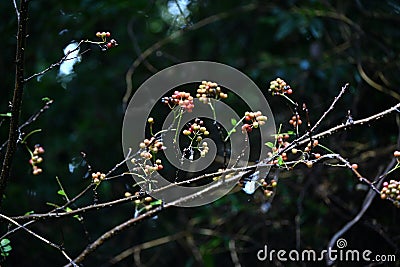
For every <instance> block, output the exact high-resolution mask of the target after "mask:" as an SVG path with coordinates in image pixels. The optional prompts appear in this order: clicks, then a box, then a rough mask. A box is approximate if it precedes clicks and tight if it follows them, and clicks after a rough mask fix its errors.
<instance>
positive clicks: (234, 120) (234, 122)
mask: <svg viewBox="0 0 400 267" xmlns="http://www.w3.org/2000/svg"><path fill="white" fill-rule="evenodd" d="M236 123H237V120H236V119H233V118H232V119H231V124H232V125H233V126H235V125H236Z"/></svg>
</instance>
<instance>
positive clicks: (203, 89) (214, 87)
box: [196, 81, 228, 104]
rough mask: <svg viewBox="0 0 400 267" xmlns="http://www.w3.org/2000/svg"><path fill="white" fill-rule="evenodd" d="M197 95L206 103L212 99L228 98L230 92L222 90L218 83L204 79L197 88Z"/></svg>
mask: <svg viewBox="0 0 400 267" xmlns="http://www.w3.org/2000/svg"><path fill="white" fill-rule="evenodd" d="M196 97H197V98H198V99H199V100H200V101H201V102H203V103H204V104H207V103H209V102H210V99H226V98H228V94H225V93H224V92H222V90H221V87H219V86H218V84H217V83H215V82H208V81H202V82H201V84H200V85H199V88H198V89H197V94H196Z"/></svg>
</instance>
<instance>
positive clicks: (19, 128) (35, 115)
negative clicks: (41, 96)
mask: <svg viewBox="0 0 400 267" xmlns="http://www.w3.org/2000/svg"><path fill="white" fill-rule="evenodd" d="M51 104H53V100H49V101H47V102H46V103H45V105H44V106H43V107H42V108H41V109H40V110H39V111H37V112H36V113H35V114H33V115H32V116H31V117H30V118H29V119H28V120H26V121H25V122H24V123H23V124H21V126H19V127H18V133H19V137H18V138H19V139H20V138H21V132H22V130H23V129H24V128H25V127H26V126H28V125H30V124H31V123H33V122H35V121H36V120H37V119H38V118H39V116H40V115H42V114H43V113H44V112H45V111H46V110H47V109H49V108H50V106H51ZM7 144H8V140H7V141H5V142H4V143H3V144H2V145H1V146H0V151H1V150H2V149H3V148H4V147H5V146H6V145H7Z"/></svg>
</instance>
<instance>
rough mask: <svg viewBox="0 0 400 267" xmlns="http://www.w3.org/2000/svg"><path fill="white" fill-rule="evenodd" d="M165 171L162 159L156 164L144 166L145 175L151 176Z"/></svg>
mask: <svg viewBox="0 0 400 267" xmlns="http://www.w3.org/2000/svg"><path fill="white" fill-rule="evenodd" d="M162 169H164V166H163V165H162V164H161V159H157V160H156V162H155V163H154V164H145V165H144V173H145V174H147V175H149V174H151V173H153V172H155V171H161V170H162Z"/></svg>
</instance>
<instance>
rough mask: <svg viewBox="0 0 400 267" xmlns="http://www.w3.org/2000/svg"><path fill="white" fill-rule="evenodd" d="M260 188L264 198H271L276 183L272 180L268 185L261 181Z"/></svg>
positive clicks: (263, 180)
mask: <svg viewBox="0 0 400 267" xmlns="http://www.w3.org/2000/svg"><path fill="white" fill-rule="evenodd" d="M260 182H261V187H262V189H263V192H264V195H265V196H266V197H271V196H272V195H273V193H274V191H273V188H275V187H276V186H277V185H278V183H277V181H275V180H274V179H272V180H271V182H270V183H267V182H266V181H265V179H261V181H260Z"/></svg>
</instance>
